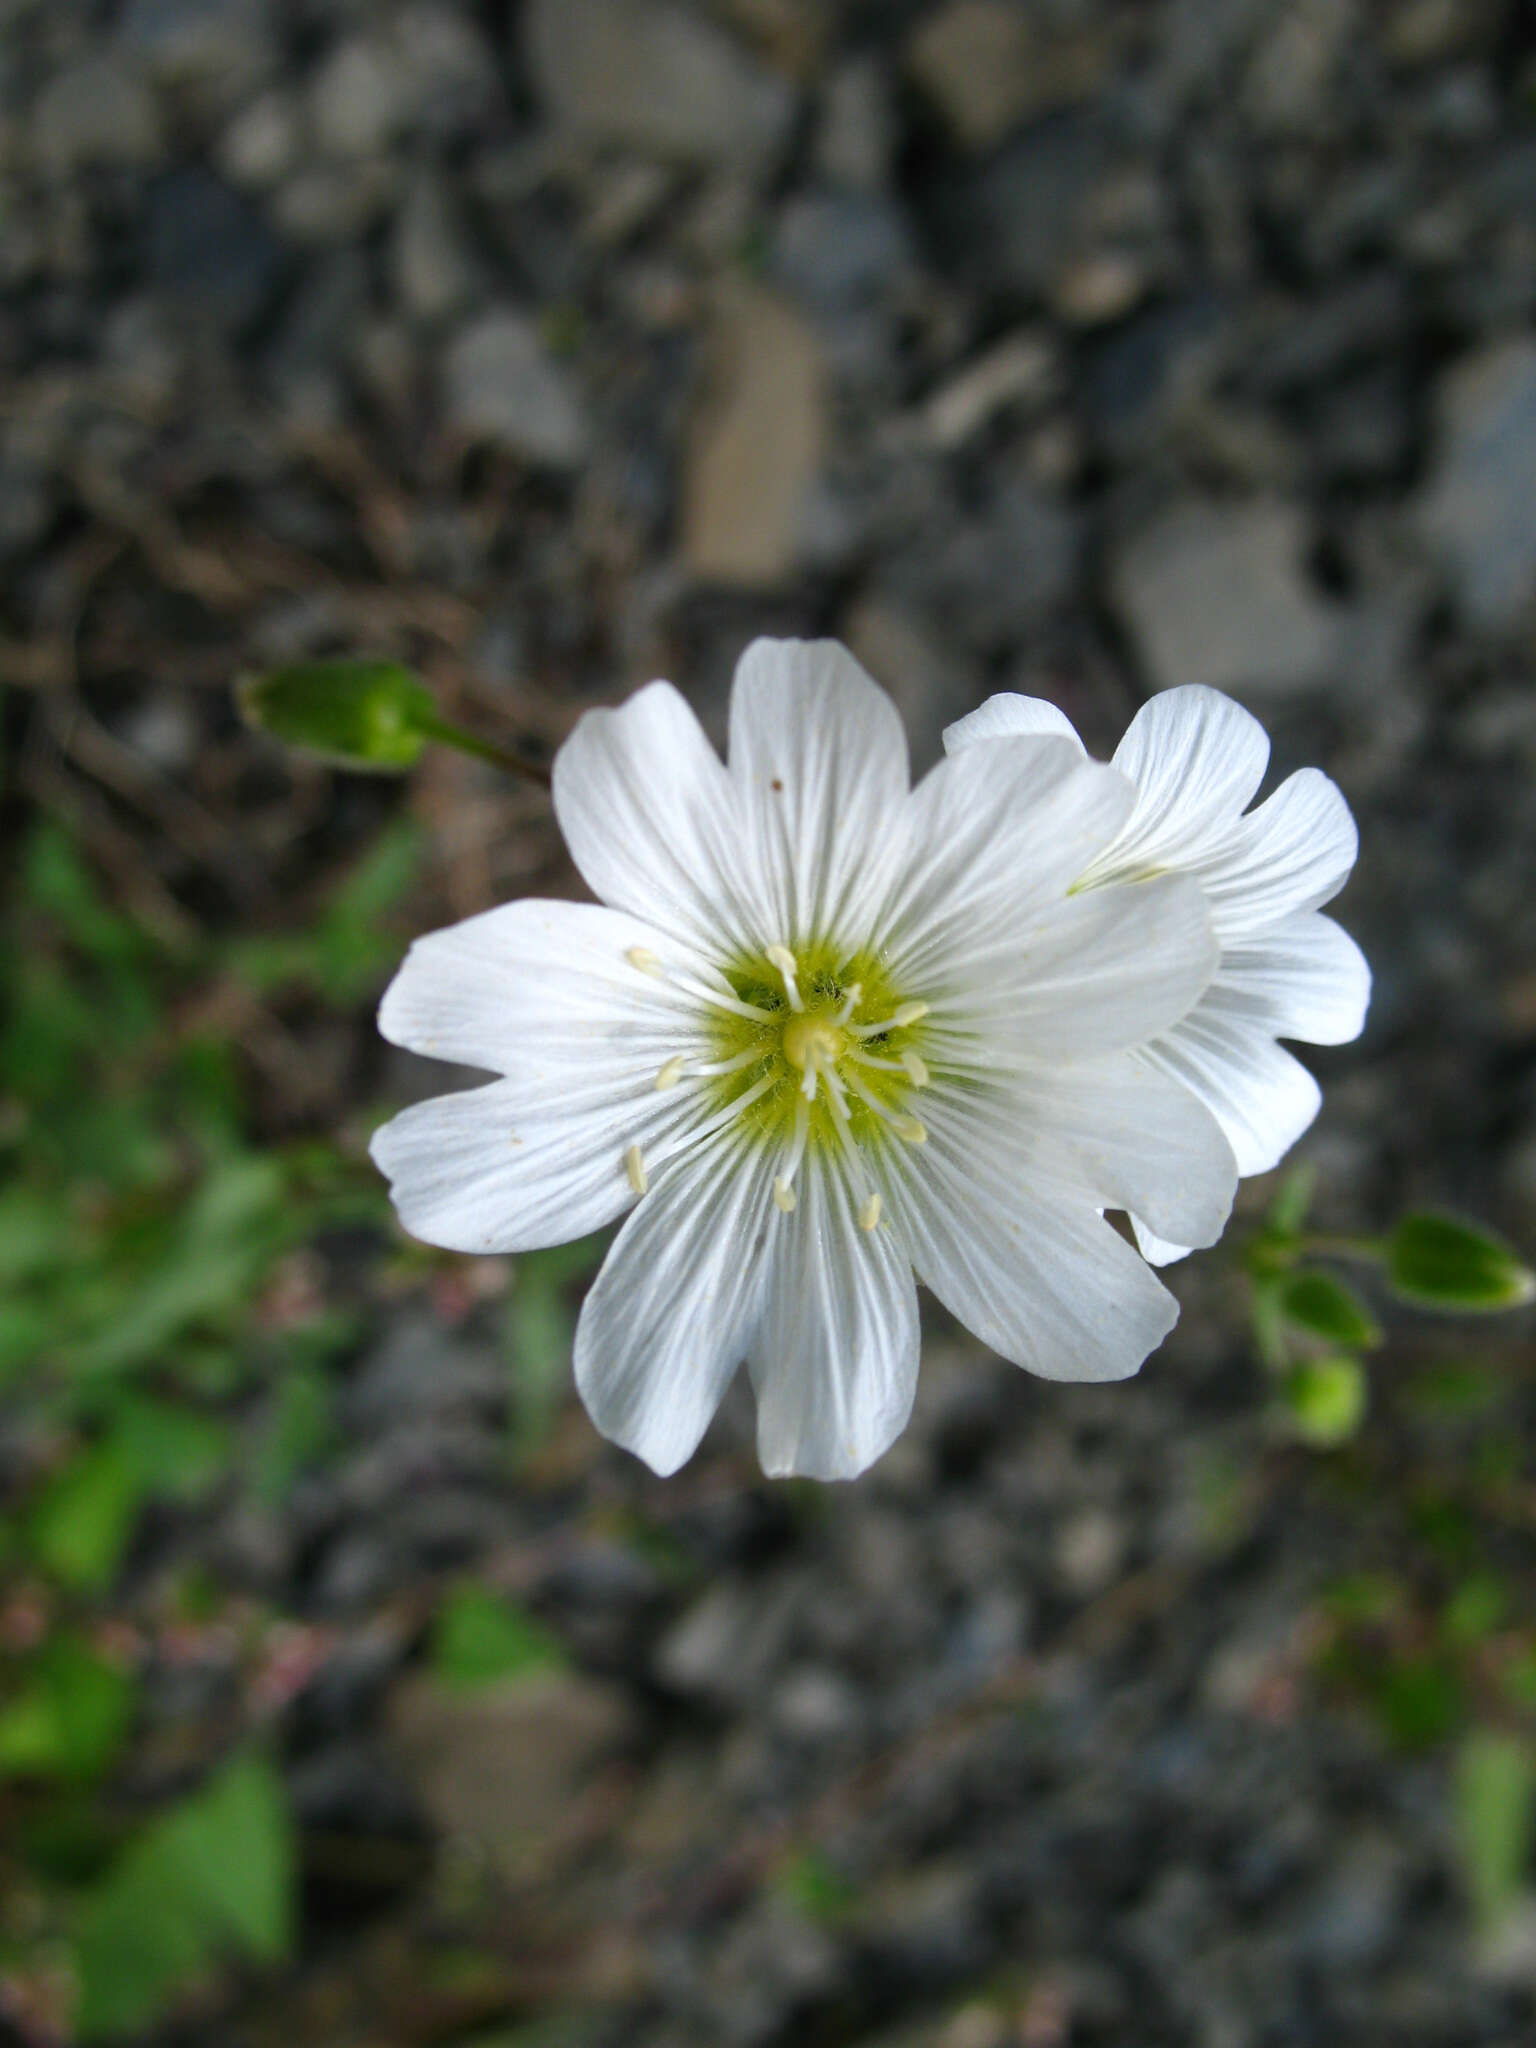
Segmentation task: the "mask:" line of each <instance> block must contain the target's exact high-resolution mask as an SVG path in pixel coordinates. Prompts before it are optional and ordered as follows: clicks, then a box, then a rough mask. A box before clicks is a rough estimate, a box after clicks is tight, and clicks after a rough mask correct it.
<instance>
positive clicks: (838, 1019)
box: [832, 981, 864, 1028]
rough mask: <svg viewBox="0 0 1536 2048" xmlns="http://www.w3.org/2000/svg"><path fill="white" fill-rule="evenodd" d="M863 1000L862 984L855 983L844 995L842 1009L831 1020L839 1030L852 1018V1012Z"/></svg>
mask: <svg viewBox="0 0 1536 2048" xmlns="http://www.w3.org/2000/svg"><path fill="white" fill-rule="evenodd" d="M863 1000H864V984H863V983H862V982H859V981H856V982H854V983H853V984H852V985H851V986H850V987H849V989H848V990H847V992H846V994H845V995H844V997H843V1007H842V1008H841V1009H840V1010H839V1011H838V1013H837V1015H836V1016H835V1017H834V1018H833V1019H832V1022H833V1023H834V1024H836V1025H837V1026H838V1027H839V1028H841V1027H842V1026H843V1025H844V1024H846V1023H847V1022H848V1020H849V1019H850V1018H851V1017H852V1015H853V1013H854V1011H855V1010H856V1009H857V1008H858V1007H859V1004H860V1003H861V1002H862V1001H863Z"/></svg>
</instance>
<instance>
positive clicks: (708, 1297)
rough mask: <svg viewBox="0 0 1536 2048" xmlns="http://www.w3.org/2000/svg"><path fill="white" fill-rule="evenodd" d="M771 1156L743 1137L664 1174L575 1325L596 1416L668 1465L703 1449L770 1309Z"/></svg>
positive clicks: (583, 1385) (656, 1464)
mask: <svg viewBox="0 0 1536 2048" xmlns="http://www.w3.org/2000/svg"><path fill="white" fill-rule="evenodd" d="M772 1185H773V1182H772V1171H771V1161H770V1160H768V1159H766V1158H760V1157H758V1156H757V1155H755V1154H753V1153H751V1152H746V1151H744V1150H743V1148H742V1147H741V1145H740V1143H739V1142H738V1141H737V1140H736V1139H734V1138H733V1137H729V1136H727V1137H724V1138H719V1139H717V1140H716V1141H715V1142H714V1143H713V1144H706V1145H704V1146H701V1147H700V1148H699V1149H698V1150H696V1151H694V1152H692V1153H690V1154H689V1155H688V1156H687V1157H686V1158H684V1159H682V1160H680V1161H678V1162H677V1164H675V1165H674V1166H672V1167H670V1168H668V1169H666V1170H665V1171H664V1172H663V1173H661V1174H659V1175H658V1176H657V1178H656V1181H655V1184H654V1185H653V1186H652V1188H651V1191H650V1193H649V1194H648V1195H646V1196H645V1197H644V1198H643V1199H642V1201H641V1202H640V1204H639V1206H638V1208H637V1209H636V1210H635V1212H634V1214H633V1215H632V1216H631V1217H630V1219H629V1221H628V1222H627V1223H626V1224H625V1226H624V1228H623V1229H622V1230H621V1231H620V1232H619V1235H618V1237H617V1238H616V1239H615V1240H614V1244H613V1248H612V1250H611V1251H610V1252H609V1254H608V1257H607V1258H606V1259H605V1260H604V1262H603V1269H602V1271H601V1272H600V1273H599V1274H598V1276H597V1279H596V1280H595V1281H594V1282H593V1285H592V1288H591V1291H590V1293H589V1294H588V1295H587V1299H586V1301H585V1303H584V1304H583V1307H582V1311H581V1319H580V1321H579V1322H578V1324H577V1326H576V1385H577V1387H578V1388H579V1390H580V1393H581V1398H582V1400H583V1401H584V1402H585V1403H586V1407H587V1413H588V1414H589V1415H590V1416H591V1417H592V1420H593V1422H594V1423H595V1424H596V1425H597V1427H598V1428H599V1429H600V1430H601V1431H602V1433H603V1435H604V1436H606V1437H608V1438H609V1439H610V1440H611V1441H612V1442H614V1443H616V1444H622V1445H623V1446H624V1448H625V1449H626V1450H629V1451H633V1452H634V1454H635V1456H636V1457H638V1458H643V1459H644V1460H645V1462H646V1464H647V1465H649V1466H650V1467H651V1469H652V1470H653V1471H655V1472H660V1473H662V1474H663V1475H665V1474H666V1473H668V1472H675V1471H676V1470H677V1468H678V1466H679V1465H681V1464H683V1463H684V1462H685V1460H687V1459H688V1458H690V1457H691V1456H692V1455H693V1452H694V1450H695V1449H696V1448H697V1446H698V1441H699V1438H700V1437H701V1436H702V1435H703V1434H704V1431H705V1429H706V1428H707V1427H708V1425H709V1420H710V1417H711V1416H712V1415H713V1414H714V1412H715V1410H716V1408H718V1407H719V1405H720V1400H721V1397H722V1395H723V1394H724V1393H725V1390H726V1388H727V1387H728V1386H729V1385H730V1382H731V1378H732V1376H733V1374H734V1373H735V1370H736V1368H737V1366H738V1365H739V1364H740V1362H741V1360H742V1358H743V1357H744V1356H745V1355H746V1352H747V1348H748V1346H749V1345H750V1343H751V1341H752V1338H753V1335H754V1333H755V1331H756V1327H757V1322H758V1319H759V1316H760V1314H761V1304H762V1297H763V1284H764V1279H765V1275H766V1270H767V1261H766V1259H765V1256H764V1231H765V1229H766V1227H767V1225H768V1223H769V1220H770V1217H771V1216H776V1215H777V1211H776V1210H774V1209H773V1200H772Z"/></svg>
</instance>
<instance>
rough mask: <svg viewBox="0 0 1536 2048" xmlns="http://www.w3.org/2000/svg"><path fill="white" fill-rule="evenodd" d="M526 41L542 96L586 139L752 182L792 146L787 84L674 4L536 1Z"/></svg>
mask: <svg viewBox="0 0 1536 2048" xmlns="http://www.w3.org/2000/svg"><path fill="white" fill-rule="evenodd" d="M523 34H524V37H525V42H526V49H527V56H528V61H529V64H530V66H531V68H532V72H533V77H534V82H535V84H536V86H537V88H538V91H539V94H540V96H541V98H542V99H543V100H544V102H545V104H546V105H547V106H548V108H549V110H550V112H551V113H552V115H553V116H554V118H555V119H556V120H557V121H558V122H559V123H560V125H561V126H562V127H563V128H565V129H567V130H568V131H569V132H570V133H571V134H573V135H575V136H577V137H579V138H580V139H582V140H584V141H587V142H596V143H618V144H620V145H622V146H623V147H626V148H630V149H635V150H638V151H640V152H642V153H644V154H648V155H655V156H660V157H664V158H667V157H671V158H677V159H679V160H681V161H683V162H687V163H697V164H714V165H718V166H721V167H726V166H729V167H730V168H731V169H732V170H734V171H736V172H738V173H740V174H742V175H749V176H755V175H756V174H759V173H761V172H762V171H764V170H765V169H766V168H767V167H768V166H769V164H770V163H771V162H772V161H773V159H774V158H775V157H776V156H777V155H778V153H779V151H780V149H781V148H782V146H783V144H784V142H785V141H786V139H787V136H788V131H789V126H790V123H791V121H792V120H793V118H794V113H795V95H794V93H793V91H792V90H791V89H790V88H789V86H788V85H786V84H785V83H784V82H783V81H782V80H781V79H778V78H775V77H774V76H773V74H772V73H771V72H769V71H766V70H764V69H763V68H761V67H760V66H758V65H757V64H755V63H754V62H753V61H752V59H751V57H750V56H749V54H748V52H747V49H746V46H745V45H744V44H743V43H741V42H739V41H738V40H737V38H736V37H734V36H732V35H730V34H729V33H728V32H727V31H726V30H724V29H723V28H720V27H718V26H717V25H716V24H714V23H712V22H711V21H710V20H709V19H708V17H707V16H705V15H702V14H695V13H692V12H690V11H689V10H688V9H686V8H684V7H681V6H679V5H675V4H672V0H530V5H529V6H528V7H527V9H526V10H525V19H524V29H523Z"/></svg>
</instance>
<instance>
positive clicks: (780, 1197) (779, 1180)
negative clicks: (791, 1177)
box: [773, 1173, 800, 1216]
mask: <svg viewBox="0 0 1536 2048" xmlns="http://www.w3.org/2000/svg"><path fill="white" fill-rule="evenodd" d="M773 1199H774V1201H775V1203H776V1204H777V1205H778V1207H779V1208H780V1209H782V1210H783V1212H784V1214H785V1215H786V1216H787V1215H788V1214H789V1213H790V1211H791V1210H792V1209H793V1208H794V1207H795V1206H796V1204H797V1203H798V1202H799V1199H800V1197H799V1196H798V1195H797V1194H796V1193H795V1191H794V1189H793V1188H792V1187H791V1186H790V1184H789V1182H788V1181H787V1180H786V1179H785V1178H784V1176H783V1174H782V1173H776V1174H775V1175H774V1177H773Z"/></svg>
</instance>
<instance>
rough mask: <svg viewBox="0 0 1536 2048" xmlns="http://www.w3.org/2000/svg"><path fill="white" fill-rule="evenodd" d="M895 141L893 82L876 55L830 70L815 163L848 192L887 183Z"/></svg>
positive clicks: (877, 188)
mask: <svg viewBox="0 0 1536 2048" xmlns="http://www.w3.org/2000/svg"><path fill="white" fill-rule="evenodd" d="M895 146H896V122H895V116H894V115H893V113H892V111H891V97H890V88H889V85H888V83H887V80H886V75H885V72H884V70H883V68H882V67H881V65H880V64H879V63H878V62H877V61H876V60H875V59H874V58H873V57H854V58H851V59H850V60H849V61H848V62H847V63H846V64H843V65H841V66H840V67H839V69H838V70H837V71H835V72H834V73H833V74H832V78H831V80H830V82H829V83H828V85H827V89H826V98H825V100H824V102H823V105H822V113H821V124H820V126H819V127H818V129H817V131H816V169H817V170H818V172H819V173H820V174H821V176H822V177H823V178H824V179H825V180H826V182H827V183H828V184H829V185H831V186H834V187H841V188H843V189H844V190H846V191H850V192H864V193H876V192H881V191H883V190H884V189H885V185H886V183H887V181H888V180H889V178H890V174H891V156H892V153H893V151H894V149H895Z"/></svg>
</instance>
